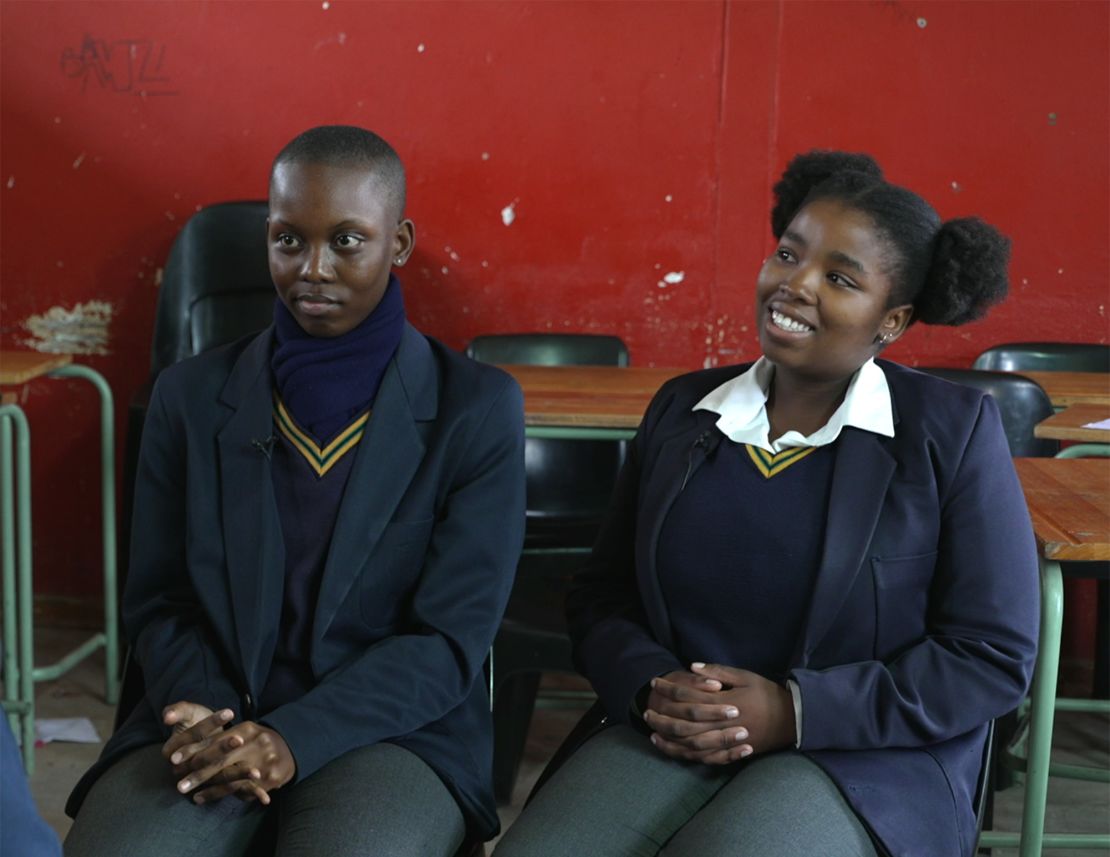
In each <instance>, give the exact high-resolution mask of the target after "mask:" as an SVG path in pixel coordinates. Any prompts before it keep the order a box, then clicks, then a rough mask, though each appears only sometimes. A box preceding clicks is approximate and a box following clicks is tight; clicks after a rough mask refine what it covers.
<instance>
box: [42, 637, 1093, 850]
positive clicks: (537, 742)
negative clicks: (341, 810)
mask: <svg viewBox="0 0 1110 857" xmlns="http://www.w3.org/2000/svg"><path fill="white" fill-rule="evenodd" d="M85 636H87V632H82V631H73V630H63V629H50V628H38V629H36V641H35V645H36V650H37V658H36V662H37V663H47V662H50V661H51V660H53V659H55V658H57V657H58V656H59V655H61V654H63V653H65V652H66V651H68V650H69V649H70V648H72V647H73V646H75V645H76V644H77V643H79V642H80V641H81V640H83V639H84V637H85ZM102 663H103V661H102V659H101V658H100V657H99V656H94V657H93V658H91V659H89V660H87V661H85V662H84V663H83V664H81V665H80V666H78V667H77V668H76V669H75V670H73V671H72V672H70V673H69V674H68V675H66V676H64V677H62V678H61V679H58V680H57V681H53V682H43V683H41V684H40V685H39V686H38V688H37V706H38V716H40V717H79V716H86V717H89V718H90V719H91V720H92V721H93V723H94V724H95V726H96V728H97V731H98V732H99V733H100V736H101V737H102V738H104V737H106V736H107V735H108V734H109V732H110V730H111V725H112V709H111V707H110V706H108V705H107V704H105V702H104V699H103V679H102V676H103V673H102V672H101V671H100V670H101V669H102ZM552 681H553V682H554V683H557V684H559V685H560V686H562V687H566V686H567V683H568V681H570V682H573V681H577V680H576V679H569V678H565V677H564V678H561V679H560V678H558V677H555V678H553V679H552ZM1068 690H1069V692H1072V691H1071V689H1070V688H1068ZM578 716H579V712H577V711H568V710H542V709H540V710H537V712H536V716H535V717H534V718H533V722H532V727H531V730H530V732H529V738H528V746H527V748H526V757H525V759H524V762H523V764H522V766H521V771H520V775H519V777H518V781H517V785H516V789H515V791H514V794H513V801H512V803H511V804H509V805H508V806H504V807H501V809H500V814H501V820H502V826H503V827H505V828H507V827H508V826H509V825H510V824H512V822H513V820H514V819H515V818H516V817H517V815H518V814H519V813H520V809H521V807H522V806H523V803H524V799H525V797H526V796H527V795H528V791H529V790H530V789H531V787H532V784H533V783H534V782H535V780H536V778H537V777H538V776H539V774H540V771H541V770H542V769H543V766H544V764H545V763H546V761H547V759H548V758H549V757H550V756H551V754H552V753H553V752H554V750H555V748H556V747H558V746H559V743H560V742H561V741H562V739H563V736H564V735H566V733H567V732H568V731H569V730H570V728H571V726H573V725H574V722H575V721H576V719H577V718H578ZM1054 738H1055V740H1054V744H1053V758H1054V760H1057V761H1067V762H1073V763H1076V762H1078V763H1080V764H1102V765H1104V766H1105V765H1107V764H1110V728H1108V724H1107V720H1106V718H1105V717H1099V716H1095V715H1085V714H1060V715H1058V716H1057V719H1056V730H1055V735H1054ZM99 752H100V746H99V745H87V744H62V743H56V742H55V743H50V744H47V745H46V746H43V747H39V748H38V749H37V752H36V766H37V767H36V771H35V774H34V776H33V777H32V778H31V791H32V793H33V794H34V797H35V800H36V801H37V803H38V806H39V810H40V811H41V812H42V814H43V816H44V817H45V818H46V820H47V821H48V822H49V823H50V825H51V826H52V827H53V828H54V830H55V831H57V832H58V834H59V835H60V836H64V835H65V832H66V831H67V830H68V829H69V825H70V820H69V819H68V818H67V817H66V816H65V814H64V813H63V811H62V807H63V805H64V803H65V799H66V795H68V793H69V790H70V788H71V787H72V786H73V784H74V782H76V780H77V778H78V777H79V776H80V775H81V774H82V773H83V772H84V771H85V769H86V768H88V767H89V765H91V764H92V762H93V761H94V760H95V759H96V757H97V755H98V753H99ZM1020 817H1021V790H1020V788H1010V789H1007V790H1006V791H1003V792H1000V793H999V794H998V795H997V797H996V801H995V826H996V828H998V829H1002V830H1014V829H1016V828H1017V826H1018V822H1019V820H1020ZM1046 829H1047V830H1048V831H1060V830H1067V831H1069V832H1092V833H1106V832H1110V784H1104V783H1086V782H1077V781H1069V780H1058V779H1054V780H1053V781H1052V783H1051V784H1050V788H1049V808H1048V820H1047V822H1046ZM1016 853H1017V852H1016V851H1010V850H1006V849H997V850H995V852H994V854H995V855H997V857H1011V855H1016ZM1045 853H1046V854H1051V855H1054V857H1083V855H1086V857H1092V855H1098V854H1102V855H1107V854H1110V852H1106V851H1094V850H1085V851H1080V850H1051V851H1050V850H1047V849H1046V851H1045Z"/></svg>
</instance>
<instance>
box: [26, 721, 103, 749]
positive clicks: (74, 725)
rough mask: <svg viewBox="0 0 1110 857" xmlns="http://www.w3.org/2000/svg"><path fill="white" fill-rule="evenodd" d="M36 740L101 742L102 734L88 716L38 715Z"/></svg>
mask: <svg viewBox="0 0 1110 857" xmlns="http://www.w3.org/2000/svg"><path fill="white" fill-rule="evenodd" d="M35 740H36V742H37V743H39V744H49V743H50V742H51V741H70V742H72V743H74V744H99V743H100V736H99V735H98V734H97V732H96V727H95V726H93V723H92V721H91V720H89V718H87V717H57V718H49V717H38V718H36V719H35Z"/></svg>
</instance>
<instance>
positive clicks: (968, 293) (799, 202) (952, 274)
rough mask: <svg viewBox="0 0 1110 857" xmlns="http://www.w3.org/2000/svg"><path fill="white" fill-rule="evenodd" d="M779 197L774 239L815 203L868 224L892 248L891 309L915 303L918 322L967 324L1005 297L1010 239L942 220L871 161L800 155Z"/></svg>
mask: <svg viewBox="0 0 1110 857" xmlns="http://www.w3.org/2000/svg"><path fill="white" fill-rule="evenodd" d="M774 194H775V204H774V207H773V208H772V209H771V232H772V233H773V234H774V236H775V238H781V237H782V234H783V232H785V231H786V228H787V226H789V225H790V221H792V220H793V219H794V217H795V216H796V215H797V214H798V212H799V211H801V210H802V208H804V207H805V206H806V205H807V204H808V203H811V202H815V201H817V200H832V201H835V202H839V203H841V204H842V205H844V206H846V207H848V208H851V209H853V210H855V211H858V212H860V213H861V214H864V215H866V216H867V217H868V218H870V220H871V222H872V223H874V224H875V228H876V229H877V230H878V231H879V233H880V234H881V235H882V237H883V239H884V240H885V241H886V243H887V245H888V247H889V249H890V256H891V270H890V275H891V280H892V282H893V287H892V289H891V294H890V299H889V306H892V307H893V306H900V305H902V304H912V306H913V320H914V321H921V322H924V323H925V324H946V325H960V324H965V323H966V322H969V321H973V320H974V319H977V318H980V317H982V316H983V315H985V314H986V312H987V310H988V309H989V308H990V307H991V306H992V305H994V304H996V303H998V302H999V301H1001V300H1002V299H1003V298H1004V297H1005V296H1006V293H1007V291H1008V288H1009V286H1008V281H1007V274H1006V267H1007V264H1008V262H1009V257H1010V241H1009V239H1008V238H1006V236H1004V235H1003V234H1002V233H1000V232H999V231H998V230H997V229H995V228H994V227H993V226H991V225H989V224H987V223H984V222H983V221H982V220H980V219H978V218H976V217H968V218H961V219H957V220H949V221H947V222H941V219H940V216H939V215H938V214H937V213H936V211H935V210H934V209H933V207H932V206H931V205H929V203H927V202H926V201H925V200H924V199H922V198H921V197H920V196H918V195H917V194H916V193H913V192H912V191H909V190H906V189H905V188H902V187H898V186H897V185H893V184H890V183H889V182H887V181H886V180H885V179H884V178H883V171H882V170H881V169H880V168H879V165H878V164H877V163H876V162H875V159H874V158H872V157H871V156H870V155H866V154H853V153H849V152H832V151H821V150H815V151H812V152H808V153H806V154H802V155H797V156H795V157H794V159H793V160H792V161H791V162H790V163H789V164H788V165H787V167H786V171H785V172H784V173H783V174H782V178H780V179H779V181H778V182H777V183H776V184H775V187H774Z"/></svg>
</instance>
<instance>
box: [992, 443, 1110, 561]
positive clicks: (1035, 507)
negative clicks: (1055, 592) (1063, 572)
mask: <svg viewBox="0 0 1110 857" xmlns="http://www.w3.org/2000/svg"><path fill="white" fill-rule="evenodd" d="M1014 465H1015V466H1016V467H1017V472H1018V478H1019V479H1021V487H1022V489H1023V490H1024V492H1025V502H1026V503H1027V504H1028V505H1029V515H1030V517H1031V518H1032V519H1033V532H1034V533H1035V534H1036V537H1037V548H1038V549H1039V550H1040V552H1041V555H1042V556H1044V557H1045V558H1046V559H1054V560H1066V559H1074V560H1110V458H1070V459H1063V458H1015V459H1014Z"/></svg>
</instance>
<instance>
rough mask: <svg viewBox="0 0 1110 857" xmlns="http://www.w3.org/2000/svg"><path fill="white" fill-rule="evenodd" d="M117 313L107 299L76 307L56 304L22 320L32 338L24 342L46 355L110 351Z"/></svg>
mask: <svg viewBox="0 0 1110 857" xmlns="http://www.w3.org/2000/svg"><path fill="white" fill-rule="evenodd" d="M114 312H115V309H114V307H113V306H112V305H111V304H110V303H108V302H107V301H86V302H85V303H80V304H77V305H76V306H75V307H73V309H66V308H65V307H62V306H53V307H51V308H50V309H48V310H47V311H46V312H44V313H42V314H41V315H32V316H30V317H29V318H27V319H26V320H25V321H24V322H23V327H24V328H25V329H26V330H27V331H28V332H29V333H30V334H31V337H32V338H30V339H24V340H23V344H24V345H27V346H29V347H31V348H33V349H35V351H41V352H43V353H45V354H108V353H109V351H108V327H109V325H110V324H111V321H112V315H113V313H114Z"/></svg>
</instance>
